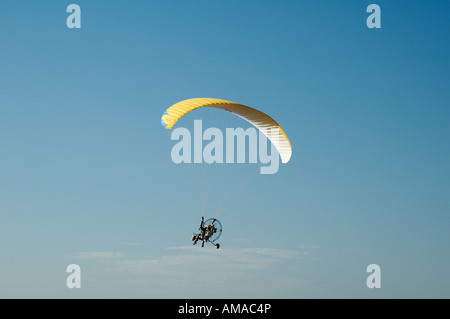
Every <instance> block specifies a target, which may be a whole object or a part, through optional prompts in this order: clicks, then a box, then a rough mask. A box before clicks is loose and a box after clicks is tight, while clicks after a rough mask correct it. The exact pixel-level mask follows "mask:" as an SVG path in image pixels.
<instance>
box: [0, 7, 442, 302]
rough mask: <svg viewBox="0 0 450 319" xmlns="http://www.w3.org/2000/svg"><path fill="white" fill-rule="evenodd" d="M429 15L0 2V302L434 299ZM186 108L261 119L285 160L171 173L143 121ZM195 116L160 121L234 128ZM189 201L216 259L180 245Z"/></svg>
mask: <svg viewBox="0 0 450 319" xmlns="http://www.w3.org/2000/svg"><path fill="white" fill-rule="evenodd" d="M71 3H76V4H78V5H79V6H80V8H81V28H80V29H69V28H68V27H67V26H66V19H67V17H68V16H69V13H67V12H66V8H67V6H68V5H69V4H71ZM371 3H377V4H378V5H379V6H380V8H381V29H369V28H368V27H367V25H366V19H367V17H368V15H369V13H367V12H366V8H367V6H368V5H369V4H371ZM449 11H450V3H449V1H378V0H376V1H359V0H358V1H357V0H354V1H345V2H344V1H250V0H242V1H200V0H193V1H175V0H171V1H162V0H161V1H143V0H142V1H138V0H135V1H101V0H95V1H92V0H89V1H87V0H86V1H85V0H76V1H73V2H72V1H61V0H58V1H56V0H55V1H45V3H44V2H41V1H17V0H4V1H1V2H0V297H2V298H14V297H20V298H36V297H39V298H52V297H61V298H80V297H84V298H91V297H97V298H98V297H100V298H110V297H111V298H449V297H450V275H449V272H448V269H449V266H450V235H449V225H450V217H449V213H450V196H449V195H450V187H449V186H450V184H449V178H450V170H449V162H450V161H449V160H450V150H449V145H450V144H449V142H450V141H449V136H450V127H449V123H450V122H449V120H450V111H449V106H450V90H449V83H450V82H449V80H450V79H449V65H450V64H449V59H450V44H449V43H450V42H449V31H450V30H449V24H450V20H449V16H448V15H449ZM194 97H213V98H222V99H227V100H231V101H235V102H238V103H242V104H245V105H249V106H252V107H255V108H258V109H260V110H261V111H263V112H266V113H267V114H269V115H270V116H272V117H273V118H274V119H275V120H276V121H277V122H278V123H279V124H280V125H281V126H282V127H283V128H284V130H285V132H286V134H287V135H288V137H289V139H290V141H291V144H292V148H293V155H292V158H291V160H290V162H289V163H287V164H283V165H281V167H280V169H279V171H278V173H277V174H274V175H259V174H258V170H259V166H260V165H259V164H251V165H250V164H248V165H246V164H245V165H244V164H240V165H237V164H235V165H233V164H221V165H219V164H216V165H212V166H210V167H207V166H208V165H206V164H196V165H194V164H180V165H176V164H174V163H173V162H172V160H171V157H170V152H171V149H172V147H173V145H174V144H175V142H174V141H172V140H171V139H170V133H171V131H169V130H166V129H164V128H163V127H162V126H161V124H160V119H161V115H162V113H163V112H164V111H165V110H166V109H167V108H168V107H169V106H171V105H172V104H174V103H176V102H178V101H181V100H184V99H188V98H194ZM214 111H215V112H203V111H201V110H198V112H196V113H195V112H193V113H191V114H189V115H188V116H186V118H184V119H182V120H181V121H180V122H179V123H177V125H178V126H183V127H190V126H191V125H192V122H193V120H194V119H198V118H202V119H204V120H208V119H211V121H212V122H211V123H214V118H216V119H217V118H218V119H219V120H220V121H221V120H222V118H225V120H226V122H227V124H226V125H228V126H229V125H237V126H243V125H245V123H244V122H243V121H242V120H240V119H234V118H233V117H232V116H231V115H228V114H226V113H224V114H220V115H216V114H217V112H220V111H218V110H214ZM213 113H214V114H213ZM205 123H206V122H205ZM205 125H206V124H205ZM218 202H220V203H222V204H217V203H218ZM205 203H206V206H205V216H206V217H210V216H212V215H214V213H213V211H215V210H216V209H217V207H219V206H220V205H224V206H223V207H225V206H226V209H225V211H224V212H223V213H221V214H220V220H221V221H222V224H223V226H224V232H223V234H222V237H221V239H220V240H219V242H220V243H221V246H222V247H221V248H220V249H219V250H216V249H215V248H214V247H212V246H208V247H205V248H203V249H202V248H201V247H199V246H198V245H197V246H192V242H191V235H192V232H193V231H195V230H196V228H197V227H198V224H199V222H200V217H201V209H202V208H201V207H202V205H203V204H205ZM223 203H226V204H223ZM69 264H78V265H79V266H80V268H81V288H79V289H76V288H74V289H68V288H67V286H66V278H67V276H68V275H69V274H68V273H66V267H67V266H68V265H69ZM370 264H378V265H379V266H380V267H381V288H379V289H377V288H374V289H369V288H368V287H367V286H366V278H367V277H368V275H369V273H367V272H366V268H367V266H368V265H370ZM211 287H213V288H212V289H211Z"/></svg>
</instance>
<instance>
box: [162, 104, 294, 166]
mask: <svg viewBox="0 0 450 319" xmlns="http://www.w3.org/2000/svg"><path fill="white" fill-rule="evenodd" d="M200 107H214V108H218V109H222V110H225V111H228V112H231V113H233V114H235V115H237V116H240V117H241V118H243V119H245V120H246V121H248V122H249V123H251V124H253V125H254V126H255V127H256V128H257V129H258V130H260V131H261V132H262V133H263V134H264V135H265V136H266V137H267V138H268V139H269V140H270V142H271V143H272V144H273V145H274V146H275V148H276V149H277V151H278V153H280V156H281V162H282V163H287V162H289V159H290V158H291V155H292V147H291V143H290V142H289V139H288V137H287V136H286V133H284V131H283V129H282V128H281V126H280V125H278V123H277V122H275V120H273V119H272V118H271V117H270V116H268V115H267V114H265V113H263V112H261V111H258V110H256V109H254V108H251V107H248V106H245V105H242V104H239V103H235V102H231V101H226V100H221V99H212V98H194V99H188V100H184V101H181V102H178V103H176V104H174V105H172V106H171V107H169V108H168V109H167V111H166V112H164V114H163V116H162V118H161V124H162V125H163V126H164V127H165V128H167V129H171V128H172V127H173V126H174V125H175V123H176V122H177V121H178V120H179V119H180V118H182V117H183V116H184V115H186V114H187V113H189V112H191V111H193V110H195V109H198V108H200Z"/></svg>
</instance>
